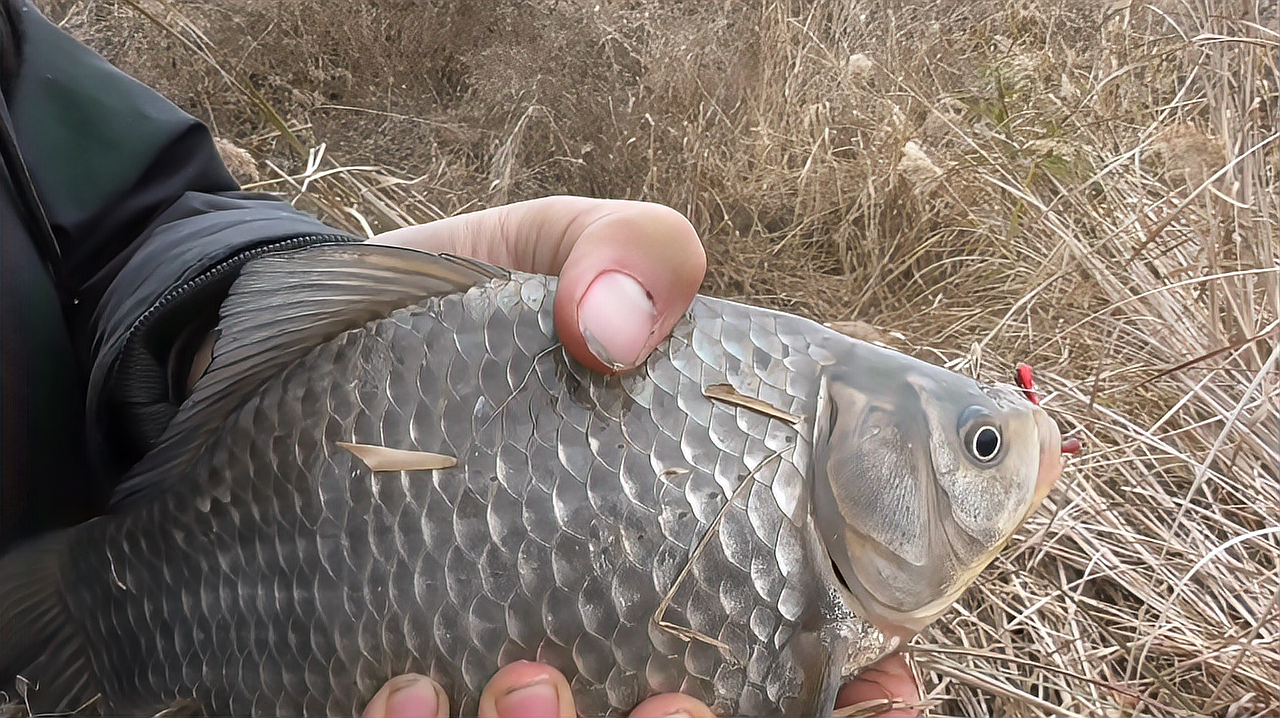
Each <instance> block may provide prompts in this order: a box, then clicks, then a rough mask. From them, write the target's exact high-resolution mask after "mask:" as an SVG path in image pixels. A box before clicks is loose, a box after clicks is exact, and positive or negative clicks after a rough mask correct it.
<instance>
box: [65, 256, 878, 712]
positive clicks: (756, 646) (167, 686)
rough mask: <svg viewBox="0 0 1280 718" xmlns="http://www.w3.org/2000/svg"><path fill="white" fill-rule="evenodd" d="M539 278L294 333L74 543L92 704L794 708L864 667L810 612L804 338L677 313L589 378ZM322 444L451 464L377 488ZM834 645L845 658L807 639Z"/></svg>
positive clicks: (368, 475) (847, 620) (817, 589)
mask: <svg viewBox="0 0 1280 718" xmlns="http://www.w3.org/2000/svg"><path fill="white" fill-rule="evenodd" d="M554 288H555V283H554V280H553V279H547V278H544V277H533V276H525V275H517V276H516V277H515V279H514V280H512V281H503V282H494V283H491V284H487V285H483V286H480V287H476V288H474V289H472V290H471V291H469V292H467V293H465V294H458V295H452V296H449V297H444V298H440V299H433V300H431V301H428V302H425V303H423V304H421V305H418V306H415V307H410V308H407V309H404V310H400V311H397V312H395V313H393V314H392V315H390V316H389V317H387V318H385V319H383V320H380V321H377V322H374V323H371V324H369V325H367V326H365V327H363V328H361V329H358V330H354V331H350V332H347V333H345V334H343V335H341V336H339V337H338V338H337V339H335V340H333V341H331V342H329V343H327V344H324V345H321V346H319V347H317V348H316V349H314V350H313V351H311V352H310V354H308V355H307V356H306V357H305V358H303V359H302V360H300V361H299V362H297V363H295V364H294V365H292V366H290V367H289V368H288V369H287V370H285V371H283V372H282V373H280V374H279V375H277V376H276V377H274V378H272V379H271V380H270V381H268V383H267V384H265V385H264V386H263V387H262V388H261V390H260V391H258V392H257V394H256V395H254V397H253V398H252V399H251V400H250V401H249V402H248V403H247V404H246V405H244V406H243V407H242V408H241V409H240V410H239V411H238V412H237V413H235V414H234V415H233V416H232V417H231V419H230V420H229V421H228V423H227V424H226V425H225V427H224V429H223V431H222V432H221V433H220V435H219V436H218V438H217V440H216V441H215V442H213V443H211V444H210V445H209V446H208V447H207V449H206V450H205V451H204V453H203V454H202V455H201V457H200V459H199V462H198V465H196V466H192V467H191V470H190V480H189V481H187V482H183V483H182V484H181V485H180V486H175V487H173V488H170V489H167V490H166V491H165V493H164V494H163V495H161V496H160V497H158V498H156V499H155V500H154V501H151V502H149V503H147V504H145V505H142V506H139V507H135V508H133V509H131V510H130V511H129V513H126V514H123V515H118V516H113V517H110V518H109V519H106V520H102V521H99V522H97V523H96V524H95V526H94V527H93V530H92V531H85V532H82V535H81V537H80V538H79V539H78V540H79V543H78V545H77V546H76V547H75V549H74V551H73V552H72V556H73V557H74V558H73V561H72V566H71V570H72V571H73V572H74V574H75V576H76V581H77V582H78V583H79V585H82V586H84V587H85V588H84V589H83V590H78V591H77V592H75V593H74V594H73V595H71V596H69V601H70V602H71V603H72V606H71V609H72V611H73V613H75V614H76V615H78V616H79V617H81V621H82V623H83V625H84V626H85V630H86V631H87V632H88V633H90V634H91V640H90V643H91V644H92V645H94V646H98V647H99V648H98V649H97V651H98V655H96V656H95V657H94V665H95V667H96V670H97V671H98V672H99V673H100V674H101V675H100V677H101V678H102V683H103V685H104V688H105V694H106V695H105V698H106V700H107V704H108V705H110V706H111V707H112V709H113V710H117V711H125V712H127V711H132V710H144V709H149V708H150V707H153V706H157V705H159V706H163V705H164V704H166V703H167V702H169V701H172V700H181V699H194V700H195V701H196V702H198V703H199V704H201V705H202V706H203V707H204V709H205V710H207V711H210V712H212V713H217V714H224V713H226V714H249V713H257V714H326V713H327V714H335V713H336V714H358V713H359V712H360V710H361V709H362V708H363V706H364V704H365V703H367V701H368V700H369V699H370V698H371V697H372V696H373V694H374V693H375V692H376V691H377V690H378V688H379V687H380V686H381V685H382V683H383V682H385V681H386V680H387V679H389V678H391V677H393V676H395V675H398V674H400V673H404V672H410V671H412V672H420V673H424V674H427V675H430V676H432V677H433V678H435V679H436V680H437V681H439V682H440V683H441V684H442V685H443V686H444V688H445V690H446V692H447V693H448V694H449V696H450V698H451V701H452V706H453V708H454V710H455V711H461V712H462V713H464V714H467V713H471V714H474V713H475V711H476V709H477V700H478V696H479V693H480V691H481V690H482V688H483V687H484V684H485V683H486V682H487V681H488V679H489V678H490V677H491V676H492V675H493V674H494V673H495V672H496V671H497V669H498V668H499V667H500V666H502V665H505V664H506V663H509V662H511V661H515V660H520V659H528V660H538V661H545V662H547V663H549V664H551V665H553V666H555V667H556V668H558V669H559V670H561V671H562V672H564V674H565V675H566V677H568V679H569V681H570V684H571V685H572V687H573V689H574V692H575V697H576V699H577V705H578V709H579V711H580V712H581V713H583V714H585V715H593V714H606V713H625V712H626V711H627V710H629V709H630V708H631V707H633V706H634V705H635V704H636V703H637V702H639V701H640V700H643V699H644V698H645V697H647V696H649V695H651V694H654V693H657V692H666V691H683V692H685V693H689V694H691V695H693V696H695V697H697V698H700V699H702V700H704V701H706V702H707V703H709V704H710V705H712V707H713V708H714V709H715V710H716V711H717V712H720V713H739V714H752V713H778V712H783V713H788V714H792V713H797V712H814V711H816V710H818V709H819V706H818V705H817V703H816V702H817V701H818V700H819V699H821V697H822V696H824V695H829V692H830V686H829V685H828V684H830V683H831V682H832V681H833V680H836V679H838V677H839V676H840V675H841V672H842V671H843V670H844V669H845V667H846V665H847V664H848V663H849V661H850V660H853V661H856V660H857V659H858V655H865V657H866V658H867V659H868V660H870V658H873V657H875V656H876V655H878V652H879V651H882V650H883V648H884V646H883V644H882V643H879V642H878V641H879V640H880V639H879V638H878V636H874V637H873V636H871V633H874V631H873V629H871V631H870V633H868V632H867V630H868V629H869V627H867V626H866V625H865V624H863V623H861V622H860V621H858V620H857V619H855V618H853V617H852V616H851V615H848V614H847V613H846V614H841V613H840V611H839V610H837V608H838V607H836V608H833V606H834V603H836V602H835V600H834V599H832V597H831V596H832V595H833V594H832V591H831V590H830V587H829V586H828V585H827V584H826V583H824V580H823V579H822V578H821V576H822V575H824V574H823V570H824V569H826V570H827V573H829V560H830V559H829V558H827V556H826V554H825V552H823V551H822V550H821V548H820V546H818V544H817V541H816V534H815V533H814V531H813V528H812V524H811V521H810V518H809V505H808V502H809V490H808V486H807V483H806V476H808V475H810V473H811V472H810V471H809V469H808V464H809V462H810V438H809V433H810V432H811V431H812V418H813V416H814V412H815V404H816V401H817V395H818V388H819V382H820V376H821V369H822V364H823V362H824V356H825V353H824V352H823V350H822V349H821V348H820V347H819V346H817V345H815V344H814V343H813V342H812V341H811V335H812V333H813V332H814V331H815V329H816V325H812V324H809V323H807V322H804V321H803V320H799V319H797V318H794V317H789V316H787V315H782V314H777V313H774V312H769V311H764V310H758V309H752V308H748V307H744V306H741V305H737V304H732V303H728V302H720V301H716V300H711V299H705V298H699V299H698V300H697V301H696V302H695V304H694V306H693V308H692V310H691V313H690V316H689V318H688V319H687V320H685V321H682V322H681V323H680V324H679V325H678V326H677V328H676V331H675V333H674V334H673V336H672V338H671V340H670V341H669V342H668V343H666V344H664V345H662V346H661V347H659V350H658V351H657V352H655V353H654V354H653V356H652V357H651V358H650V360H649V361H648V363H647V364H646V365H645V366H644V367H642V368H641V369H639V370H637V371H634V372H630V373H627V374H625V375H622V376H614V377H603V376H599V375H596V374H594V373H592V372H590V371H588V370H586V369H584V368H582V367H581V366H580V365H578V364H576V363H575V362H573V361H572V360H571V359H568V358H567V357H566V355H565V353H564V351H563V349H562V347H560V345H559V344H558V343H557V342H556V340H555V335H554V331H553V326H552V309H551V305H552V299H553V296H554ZM715 384H730V385H732V386H733V387H734V388H735V389H736V391H737V392H739V393H741V394H744V395H747V396H751V397H756V398H759V399H761V400H763V401H764V402H767V403H768V404H771V405H773V406H775V407H777V408H778V409H781V410H783V411H785V412H788V413H790V414H792V415H795V416H797V417H800V421H799V423H798V424H797V425H792V424H791V423H788V422H787V421H783V420H781V419H779V418H774V417H770V416H766V415H765V414H762V413H759V412H757V411H754V410H751V409H748V408H741V407H738V406H734V405H732V404H729V403H724V402H721V401H716V400H712V399H709V398H707V397H706V396H704V390H705V388H706V387H708V386H710V385H715ZM338 442H350V443H360V444H374V445H381V446H387V447H391V448H397V449H407V450H416V451H425V452H433V453H437V454H444V455H447V456H451V457H456V459H457V461H458V463H457V465H456V466H455V467H453V468H448V469H438V470H431V471H394V472H376V473H375V472H373V471H371V470H370V469H369V468H367V467H366V466H365V465H364V464H363V463H362V462H361V460H360V459H358V458H356V457H355V456H354V455H352V454H351V453H350V452H348V451H346V450H344V449H342V448H340V447H339V446H338V445H337V444H338ZM664 606H665V608H664ZM833 625H834V626H835V629H833V628H832V626H833ZM836 629H838V630H837V631H836V632H837V633H840V632H843V633H842V635H845V636H846V638H847V637H848V635H849V634H850V633H851V632H852V633H853V634H857V635H856V636H855V640H854V644H856V645H855V646H854V648H851V649H849V651H854V652H855V653H857V652H858V651H861V652H862V653H861V654H857V655H854V656H849V655H846V653H847V651H846V652H845V653H839V655H832V654H830V653H829V652H827V651H825V650H824V648H823V646H827V647H828V648H829V644H830V642H829V641H828V640H827V638H829V636H830V635H833V634H832V633H831V631H832V630H836ZM859 641H861V643H859ZM835 664H838V665H835ZM833 665H834V668H833ZM833 670H834V673H833Z"/></svg>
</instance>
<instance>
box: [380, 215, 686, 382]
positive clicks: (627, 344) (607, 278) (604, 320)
mask: <svg viewBox="0 0 1280 718" xmlns="http://www.w3.org/2000/svg"><path fill="white" fill-rule="evenodd" d="M378 241H379V242H381V243H386V244H400V245H405V246H410V247H416V248H418V249H425V250H429V251H447V252H454V253H457V254H465V255H467V256H470V257H474V258H476V259H480V260H483V261H486V262H491V263H493V264H499V265H502V266H504V267H509V268H512V269H517V270H520V271H525V272H537V273H542V274H558V275H559V276H560V285H559V289H558V290H557V292H556V300H555V318H556V333H557V334H558V335H559V338H560V341H561V343H563V344H564V346H565V348H566V349H567V350H568V351H569V353H570V354H572V355H573V357H574V358H575V359H577V360H578V361H579V362H581V363H583V364H584V365H586V366H588V367H590V368H592V369H595V370H597V371H606V372H607V371H617V370H620V369H627V368H630V367H634V366H637V365H638V364H639V363H640V362H642V361H644V359H645V357H647V356H648V354H649V352H651V351H652V350H653V348H654V347H655V346H657V345H658V343H659V342H661V341H662V340H663V339H665V338H666V337H667V335H668V334H670V332H671V328H672V327H673V326H674V325H675V323H676V322H677V321H678V320H679V319H680V317H681V316H682V315H683V314H684V312H685V310H686V309H688V308H689V303H690V302H692V301H693V297H694V295H695V294H697V291H698V287H699V285H701V283H702V277H703V274H704V273H705V272H706V267H707V260H706V254H705V252H704V251H703V249H702V242H701V241H700V240H699V239H698V234H697V232H696V231H694V229H693V226H692V225H690V224H689V221H688V220H687V219H685V218H684V216H683V215H681V214H680V213H679V212H677V211H675V210H674V209H671V208H670V207H665V206H663V205H659V204H653V203H649V202H631V201H625V200H600V199H589V198H585V197H545V198H542V199H538V200H530V201H528V202H519V203H517V204H512V205H506V206H503V207H495V208H492V209H488V210H483V211H480V212H475V213H472V214H467V215H458V216H455V217H450V218H448V219H444V220H440V221H438V222H432V223H430V224H424V225H419V226H417V227H406V228H403V229H398V230H395V231H392V232H388V233H386V234H383V235H380V236H379V237H378Z"/></svg>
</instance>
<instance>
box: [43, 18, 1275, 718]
mask: <svg viewBox="0 0 1280 718" xmlns="http://www.w3.org/2000/svg"><path fill="white" fill-rule="evenodd" d="M47 6H48V7H50V8H51V11H52V12H51V14H52V15H53V16H54V17H55V18H59V19H61V18H64V17H65V18H66V21H65V22H66V25H67V27H68V28H69V29H71V30H72V31H73V32H76V33H78V34H80V35H81V36H82V37H84V38H85V39H86V40H87V41H88V42H89V43H90V44H92V45H94V46H96V47H98V48H99V49H100V50H101V51H103V52H104V53H106V54H107V55H108V56H109V57H110V58H112V59H113V60H114V61H116V62H118V63H120V64H121V65H122V66H124V67H125V68H126V69H128V70H129V71H131V72H134V73H135V74H137V75H139V76H140V77H141V78H142V79H144V80H146V81H148V82H150V83H152V84H154V85H156V86H158V87H160V88H161V89H162V90H163V91H165V92H166V93H168V94H169V95H170V96H171V97H172V98H173V99H174V100H175V101H177V102H179V103H180V104H182V105H183V106H184V107H186V109H188V110H190V111H192V112H194V113H196V114H197V115H199V116H201V117H203V118H204V119H206V121H208V122H210V123H211V125H212V126H213V127H214V128H215V130H216V131H217V132H218V133H219V134H220V135H221V136H223V137H226V138H228V139H231V140H233V141H234V142H235V143H236V144H238V145H240V146H241V147H244V148H245V149H246V150H247V152H248V155H249V157H250V158H251V160H252V161H251V162H250V165H249V167H250V168H251V169H252V170H253V171H257V172H259V173H261V177H263V179H262V180H260V181H257V182H255V184H254V186H256V187H258V188H261V189H265V190H271V191H279V192H283V193H285V194H287V195H289V196H290V197H292V198H294V199H295V201H296V202H297V203H298V204H299V205H300V206H304V207H306V208H308V209H311V210H312V211H315V212H318V213H320V214H322V215H323V216H324V217H325V218H326V219H327V220H328V221H330V222H333V223H335V224H337V225H339V226H343V227H345V228H347V229H350V230H352V231H355V232H358V233H369V232H372V231H375V230H380V229H385V228H390V227H394V226H400V225H403V224H408V223H411V222H420V221H426V220H430V219H434V218H438V217H441V216H447V215H450V214H453V213H456V212H459V211H464V210H469V209H474V208H478V207H481V206H487V205H492V204H496V203H500V202H504V201H510V200H516V199H522V198H527V197H532V196H537V195H542V194H547V193H552V192H568V193H577V194H591V195H602V196H606V195H607V196H616V197H631V198H644V199H651V200H656V201H660V202H665V203H667V204H670V205H672V206H674V207H676V208H678V209H680V210H682V211H684V212H685V213H686V214H687V215H688V216H689V217H690V218H691V219H692V220H693V222H694V223H695V226H697V227H698V228H699V230H700V231H701V232H702V234H703V237H704V238H705V240H706V243H707V246H708V250H709V253H710V256H711V263H712V269H711V271H710V274H709V275H708V278H707V282H706V285H705V288H704V289H705V291H708V292H709V293H713V294H718V295H721V296H729V297H737V298H745V299H749V300H751V301H753V302H756V303H762V304H766V305H771V306H776V307H780V308H784V309H787V310H790V311H795V312H798V313H801V314H807V315H810V316H813V317H816V318H820V319H823V320H826V321H838V320H850V319H854V318H857V319H860V320H863V321H865V322H869V323H870V324H873V325H875V326H878V327H880V328H881V330H882V331H883V332H886V334H885V336H888V337H889V338H890V341H891V343H895V344H896V346H898V347H899V348H902V349H904V350H907V351H910V352H912V353H915V354H917V355H920V356H923V357H924V358H927V359H931V360H933V361H938V362H945V363H947V364H948V365H949V366H952V367H953V368H957V369H959V370H961V371H967V372H973V373H976V374H978V375H981V376H983V377H984V378H988V379H991V378H1001V379H1003V378H1004V375H1005V374H1006V371H1007V368H1008V367H1010V366H1012V362H1013V361H1015V360H1021V361H1028V362H1030V363H1031V364H1033V365H1034V366H1036V368H1037V371H1038V376H1039V379H1040V382H1041V383H1042V387H1041V389H1042V393H1043V394H1044V395H1045V402H1046V405H1047V408H1049V409H1050V410H1051V411H1052V412H1054V413H1055V414H1056V417H1057V418H1058V420H1059V422H1060V424H1061V425H1062V426H1063V427H1064V429H1066V430H1067V431H1069V432H1070V433H1072V434H1074V435H1077V436H1080V437H1081V438H1082V439H1084V441H1085V446H1086V451H1085V453H1084V455H1083V456H1082V457H1081V458H1079V459H1076V460H1074V461H1073V462H1072V464H1071V466H1070V467H1069V469H1068V470H1067V472H1066V475H1065V477H1064V479H1063V481H1062V482H1061V483H1060V485H1059V488H1057V489H1056V490H1055V491H1054V492H1053V493H1052V494H1051V495H1050V497H1049V499H1048V501H1047V502H1046V507H1045V508H1044V509H1043V510H1042V511H1040V512H1039V513H1038V514H1037V515H1036V516H1034V517H1033V518H1032V519H1031V520H1030V521H1029V522H1028V523H1027V525H1026V527H1025V528H1024V530H1023V531H1022V533H1021V535H1020V536H1019V538H1018V539H1016V540H1015V542H1014V543H1013V544H1011V547H1010V548H1009V549H1008V550H1007V551H1006V552H1005V553H1004V554H1003V556H1001V558H1000V559H998V560H997V562H996V563H995V565H993V567H992V568H991V569H989V570H988V572H987V574H986V575H985V576H984V580H983V581H982V582H981V584H980V585H979V586H977V587H976V588H975V589H973V590H972V591H970V592H969V593H968V594H967V595H966V596H965V597H964V598H963V599H962V601H961V602H960V605H959V606H958V607H957V608H956V609H955V610H954V611H953V612H952V613H950V614H948V616H947V617H946V618H945V619H943V620H942V621H940V622H939V623H938V624H937V625H935V626H933V627H932V628H930V629H929V630H928V631H926V632H925V634H924V635H923V636H921V637H920V638H919V639H917V641H916V642H915V647H914V650H913V653H914V657H915V663H916V665H917V667H918V669H919V671H920V672H921V675H922V677H923V679H924V683H925V685H926V686H927V688H928V690H929V696H928V698H929V700H930V701H934V702H936V703H937V707H936V708H935V709H934V711H935V714H937V715H942V714H963V715H1066V716H1076V715H1107V716H1120V715H1171V714H1177V713H1184V714H1210V715H1221V716H1245V715H1263V714H1275V713H1277V712H1280V697H1278V696H1280V676H1278V669H1277V666H1280V520H1278V519H1277V517H1280V478H1278V476H1277V466H1278V464H1280V446H1278V442H1280V439H1278V438H1277V437H1278V436H1280V422H1278V418H1277V416H1278V413H1280V412H1278V411H1277V400H1278V397H1280V381H1278V378H1277V352H1280V341H1277V339H1278V333H1277V317H1278V316H1280V275H1278V269H1277V266H1278V265H1280V242H1278V240H1277V230H1278V225H1277V190H1278V187H1277V175H1278V174H1280V168H1278V161H1277V158H1278V156H1280V153H1278V151H1277V139H1276V134H1275V133H1276V127H1277V119H1278V113H1277V91H1278V90H1277V67H1276V52H1277V41H1278V40H1280V36H1278V35H1277V33H1276V32H1275V28H1276V19H1277V10H1276V2H1274V0H1271V1H1270V2H1262V3H1257V2H1254V0H1244V1H1243V2H1242V1H1241V0H1231V1H1228V0H1153V1H1152V2H1151V3H1149V4H1139V3H1136V2H1129V1H1128V0H1118V1H1117V2H1111V3H1099V2H1093V1H1091V0H1021V1H1018V0H1008V1H1007V2H1002V1H1000V0H976V1H975V2H969V3H951V2H928V0H880V1H877V2H870V1H864V0H845V1H843V2H842V1H840V0H810V1H808V2H798V1H790V2H784V1H782V0H767V1H763V2H754V3H725V2H712V1H711V0H688V1H687V2H683V3H679V4H669V3H662V2H658V1H657V0H632V1H629V2H621V1H611V0H601V1H600V2H598V3H595V2H590V1H588V0H564V1H562V2H549V1H546V2H540V1H537V0H528V1H518V0H495V1H494V2H489V3H480V4H469V3H426V2H422V3H410V2H397V1H396V0H366V1H365V2H362V3H359V4H358V5H357V6H355V8H354V9H347V10H342V11H335V10H334V8H337V7H339V3H338V2H337V1H336V0H281V1H280V2H275V3H263V2H252V1H251V0H239V1H238V2H228V1H226V0H224V1H222V2H201V1H199V0H181V1H178V0H172V2H169V1H166V2H163V3H161V2H158V0H137V1H136V2H134V1H132V0H130V1H127V2H125V1H122V2H121V4H120V5H117V4H116V3H114V2H111V1H110V0H88V1H87V2H76V3H72V2H68V1H67V0H62V1H61V2H51V3H47ZM342 6H343V7H347V6H346V4H345V3H343V4H342ZM138 8H143V9H145V10H146V11H147V12H149V13H152V14H153V17H154V19H155V20H157V21H158V22H159V23H160V24H161V25H163V26H166V27H167V28H169V29H168V30H167V31H164V30H160V29H158V27H157V26H156V25H155V24H153V23H150V22H148V21H147V20H145V19H142V18H141V16H140V15H139V14H138ZM179 38H180V39H181V41H179ZM201 57H203V58H204V59H203V60H200V59H198V58H201ZM193 59H195V60H196V61H195V62H193ZM229 80H231V81H230V82H229ZM237 86H238V88H239V89H237ZM268 110H269V111H270V112H271V113H273V114H274V115H275V117H274V118H272V117H269V116H268V114H266V113H267V111H268ZM290 138H293V139H290ZM298 147H305V148H312V149H310V151H309V152H308V153H302V152H298V151H297V149H296V148H298ZM325 147H328V148H329V151H327V152H326V151H324V148H325ZM246 171H248V170H246ZM246 176H247V175H246ZM890 330H892V332H893V333H892V334H889V333H888V332H889V331H890Z"/></svg>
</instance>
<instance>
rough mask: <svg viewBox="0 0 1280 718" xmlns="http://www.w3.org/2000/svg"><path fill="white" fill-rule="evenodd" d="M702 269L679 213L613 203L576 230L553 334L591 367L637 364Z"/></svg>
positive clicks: (677, 313)
mask: <svg viewBox="0 0 1280 718" xmlns="http://www.w3.org/2000/svg"><path fill="white" fill-rule="evenodd" d="M706 266H707V264H706V254H705V253H704V252H703V250H702V243H701V241H700V240H699V239H698V235H697V232H695V231H694V229H693V226H692V225H690V224H689V221H688V220H687V219H685V218H684V216H683V215H681V214H680V213H678V212H676V211H675V210H673V209H670V208H668V207H663V206H661V205H656V204H644V203H639V202H627V203H618V204H616V205H615V206H614V208H613V209H610V210H609V211H607V212H604V213H603V214H601V215H600V216H599V217H597V218H595V219H594V220H593V221H592V222H590V223H589V224H587V225H586V226H584V227H583V229H582V231H581V233H580V234H578V235H577V238H576V241H575V242H574V246H573V249H572V250H571V251H570V253H569V256H568V258H567V259H566V260H565V263H564V267H563V268H562V269H561V270H560V288H559V289H558V290H557V292H556V305H555V317H556V333H557V334H558V335H559V337H560V341H561V343H563V344H564V346H565V348H566V349H567V350H568V351H569V353H570V354H572V355H573V357H574V358H575V359H577V360H578V361H580V362H582V363H583V364H584V365H586V366H589V367H591V368H592V369H596V370H598V371H606V370H608V371H618V370H623V369H629V368H631V367H635V366H638V365H639V364H641V363H642V362H644V360H645V358H646V357H648V356H649V353H650V352H651V351H653V349H654V347H656V346H657V345H658V344H659V343H660V342H662V341H663V340H665V339H666V338H667V336H668V335H669V334H670V333H671V329H672V327H673V326H675V323H676V322H677V321H678V320H679V319H680V317H681V316H683V315H684V313H685V311H686V310H687V309H688V308H689V303H690V302H692V301H693V297H694V295H695V294H697V291H698V287H699V285H700V284H701V283H702V277H703V274H704V273H705V272H706Z"/></svg>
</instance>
